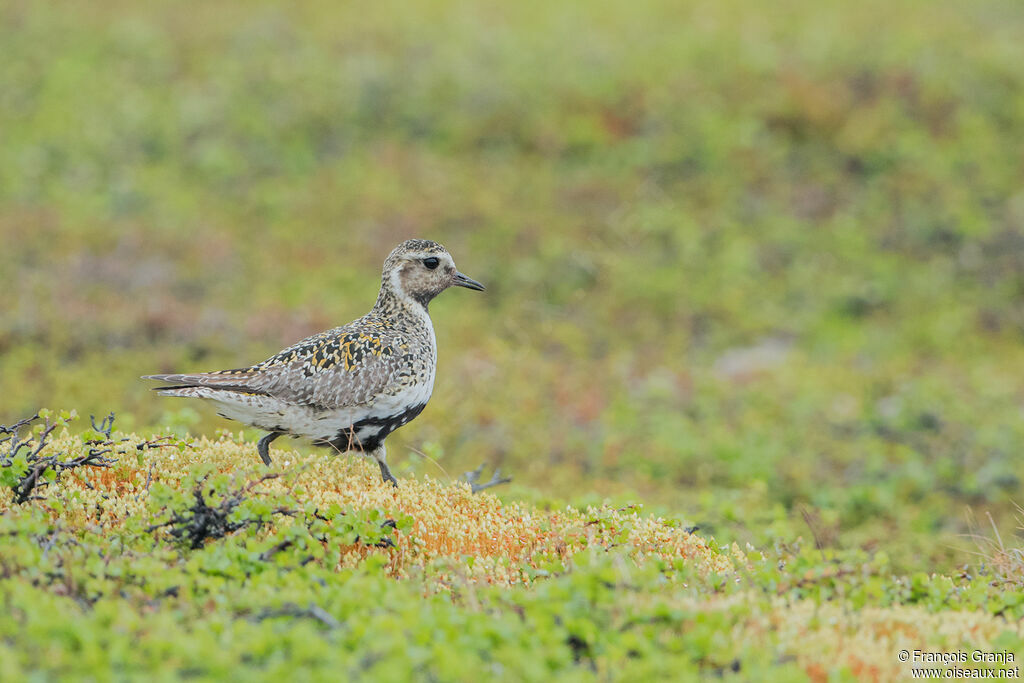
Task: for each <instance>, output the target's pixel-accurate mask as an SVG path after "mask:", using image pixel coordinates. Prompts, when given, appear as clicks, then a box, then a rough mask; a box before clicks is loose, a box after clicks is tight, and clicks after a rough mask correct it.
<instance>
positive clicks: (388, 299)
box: [373, 278, 430, 325]
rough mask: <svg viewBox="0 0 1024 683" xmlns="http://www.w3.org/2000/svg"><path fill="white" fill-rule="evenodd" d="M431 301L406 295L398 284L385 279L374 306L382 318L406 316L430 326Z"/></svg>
mask: <svg viewBox="0 0 1024 683" xmlns="http://www.w3.org/2000/svg"><path fill="white" fill-rule="evenodd" d="M429 304H430V300H429V299H423V300H420V299H417V298H416V297H413V296H410V295H409V294H406V293H405V292H404V291H403V290H402V288H401V286H400V285H399V284H398V283H397V282H393V281H392V280H391V279H387V278H385V279H384V280H383V281H382V282H381V286H380V293H379V294H378V295H377V303H375V304H374V305H373V310H374V312H375V313H377V314H378V315H380V316H382V317H385V318H387V317H392V316H396V315H405V316H408V317H411V318H414V319H417V320H423V321H424V322H426V324H427V325H430V314H429V312H428V310H427V306H428V305H429Z"/></svg>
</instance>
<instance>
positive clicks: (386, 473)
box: [377, 460, 398, 489]
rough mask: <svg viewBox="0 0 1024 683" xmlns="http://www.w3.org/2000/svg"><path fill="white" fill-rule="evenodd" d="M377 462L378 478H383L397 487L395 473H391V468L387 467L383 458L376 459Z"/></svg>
mask: <svg viewBox="0 0 1024 683" xmlns="http://www.w3.org/2000/svg"><path fill="white" fill-rule="evenodd" d="M377 464H378V465H380V478H381V479H383V480H384V482H385V483H388V484H391V485H392V486H394V487H395V488H396V489H397V488H398V480H397V479H395V475H393V474H391V470H390V469H388V464H387V463H386V462H384V461H383V460H378V461H377Z"/></svg>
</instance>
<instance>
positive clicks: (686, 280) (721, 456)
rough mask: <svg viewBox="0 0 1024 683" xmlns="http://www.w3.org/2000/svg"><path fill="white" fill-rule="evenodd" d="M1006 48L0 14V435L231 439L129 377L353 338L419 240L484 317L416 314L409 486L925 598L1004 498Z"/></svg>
mask: <svg viewBox="0 0 1024 683" xmlns="http://www.w3.org/2000/svg"><path fill="white" fill-rule="evenodd" d="M1022 35H1024V12H1022V10H1021V6H1020V3H1019V2H1017V1H1016V0H1005V1H1001V0H993V1H988V0H986V1H978V0H972V1H966V0H965V1H962V2H932V1H927V2H926V1H915V0H901V1H898V2H892V1H891V0H890V1H887V2H878V1H875V0H868V1H866V2H860V3H848V2H836V1H820V0H816V1H813V2H812V1H810V0H783V1H782V2H776V3H754V2H738V1H725V2H722V1H717V0H716V1H713V2H712V1H704V2H701V1H697V2H679V1H674V2H667V1H664V2H663V1H659V0H635V1H633V2H628V3H627V2H611V1H606V0H588V1H587V2H557V3H549V2H521V3H507V2H477V3H459V2H448V1H446V0H434V1H427V2H411V3H410V2H391V1H384V2H377V3H333V2H293V3H270V2H217V3H192V4H189V5H185V4H183V3H180V2H150V3H145V4H144V5H140V4H139V3H128V2H100V3H91V4H88V5H86V4H83V3H71V2H47V3H43V2H16V1H15V2H10V1H8V2H3V3H0V45H2V46H3V57H4V58H3V59H2V60H0V240H2V245H3V247H2V249H3V251H2V261H0V291H2V292H3V294H2V297H0V306H2V308H0V423H10V422H12V421H14V420H15V419H17V418H18V417H23V416H27V415H29V414H31V413H32V412H33V411H34V410H36V409H37V408H39V407H41V406H52V407H56V408H75V409H77V410H78V411H79V412H80V413H83V414H88V413H96V414H105V413H106V412H109V411H111V410H112V411H115V412H116V413H117V414H118V424H119V426H120V427H121V428H126V429H136V430H149V429H164V428H167V427H170V428H172V429H176V430H187V431H189V432H190V433H194V434H201V433H205V434H211V435H212V434H213V433H214V432H215V431H216V430H217V429H221V428H230V429H232V430H233V431H236V432H237V430H238V426H237V425H236V424H234V423H228V422H226V421H224V420H220V419H219V418H217V417H215V416H214V414H213V411H212V410H211V409H209V408H208V407H206V406H204V405H202V404H199V403H189V402H185V401H177V400H171V399H160V398H159V397H156V396H154V395H153V394H152V393H151V392H149V391H148V387H147V385H146V383H145V382H142V381H140V380H139V379H138V376H139V375H141V374H144V373H150V372H166V371H188V370H211V369H219V368H223V367H237V366H240V365H244V364H248V363H251V362H255V361H258V360H261V359H263V358H265V357H267V356H269V355H270V354H271V353H273V352H276V351H277V350H278V349H279V348H281V347H282V346H284V345H286V344H289V343H291V342H293V341H296V340H298V339H300V338H302V337H303V336H305V335H307V334H309V333H312V332H316V331H319V330H321V329H326V328H328V327H331V326H334V325H337V324H341V323H344V322H347V321H349V320H350V319H352V318H354V317H356V316H358V315H361V314H362V313H364V312H365V311H366V310H367V309H368V308H369V306H370V305H371V304H372V303H373V300H374V297H375V294H376V289H377V287H378V284H379V273H380V267H381V263H382V262H383V259H384V257H385V256H386V255H387V253H388V252H389V251H390V249H391V248H392V247H394V246H395V245H396V244H397V243H398V242H400V241H401V240H404V239H406V238H409V237H426V238H431V239H436V240H438V241H440V242H442V243H444V244H445V245H446V246H447V247H448V248H449V249H450V250H451V251H452V253H453V254H454V256H455V259H456V263H457V264H458V265H459V267H460V269H461V270H462V271H463V272H465V273H467V274H468V275H470V276H471V277H474V278H477V279H479V280H481V281H483V282H485V283H486V284H487V286H488V290H487V292H486V294H482V295H480V294H475V293H470V292H465V291H461V290H460V291H455V292H449V293H446V294H445V295H444V296H443V297H442V298H441V299H439V300H438V301H437V302H435V304H434V305H433V306H432V314H433V317H434V322H435V327H436V330H437V336H438V342H439V347H440V350H439V366H440V367H439V372H438V381H437V385H436V389H435V394H434V398H433V400H432V402H431V404H430V406H429V407H428V409H427V410H426V411H425V412H424V414H423V415H422V416H421V417H420V418H419V419H418V420H417V421H416V422H415V423H414V424H413V425H411V426H409V427H407V428H405V429H403V430H401V431H400V432H398V433H397V434H396V435H395V436H393V437H392V438H391V440H390V442H389V443H390V453H391V456H390V457H391V460H392V461H393V462H394V463H395V471H396V473H397V474H399V476H423V475H425V474H429V475H431V476H435V477H441V478H445V477H447V476H457V475H458V474H459V473H460V472H462V471H464V470H466V469H469V468H471V467H473V466H475V465H477V464H479V463H488V464H491V465H500V466H501V467H502V468H503V469H504V470H505V471H506V472H509V473H511V474H512V475H513V476H514V477H515V479H516V481H515V482H514V483H513V485H511V486H508V487H505V488H503V489H500V490H499V491H500V493H501V495H503V496H506V497H512V498H515V497H528V498H531V499H533V500H536V501H539V502H545V501H548V502H550V504H552V505H556V504H562V503H564V502H573V503H577V504H583V503H586V502H596V501H600V500H602V499H603V498H605V497H607V498H611V499H612V501H643V502H644V503H645V504H646V505H647V507H648V509H649V510H653V511H656V512H664V513H666V514H673V515H679V516H682V517H684V518H686V519H688V520H691V521H692V522H694V523H696V524H699V525H701V527H702V529H703V531H704V532H705V533H707V534H711V535H714V536H716V537H717V538H718V539H719V540H734V539H735V540H740V541H749V542H752V543H755V544H760V545H766V544H772V543H791V542H792V541H793V540H794V539H795V538H796V537H797V536H801V535H802V536H804V537H805V538H807V539H809V538H811V537H813V538H814V540H815V542H817V543H818V544H820V545H822V546H836V547H840V548H852V547H864V548H867V549H869V550H876V549H877V550H884V551H885V552H887V553H888V554H889V555H890V556H891V557H892V559H893V561H894V564H895V565H896V566H897V567H902V568H905V569H925V568H931V569H935V570H942V569H949V567H951V566H953V565H954V564H956V563H962V562H965V561H967V560H968V559H969V557H970V556H969V555H968V554H965V553H964V549H970V548H971V547H972V544H971V542H970V540H969V539H964V538H962V537H960V536H959V535H960V534H963V533H966V532H969V531H970V530H971V526H970V524H969V522H968V513H967V511H968V510H971V511H973V513H974V514H975V515H977V516H981V515H983V514H985V513H991V514H992V515H993V516H994V518H995V520H996V523H997V525H998V526H999V527H1000V528H1001V529H1002V530H1003V532H1004V534H1006V536H1004V539H1005V538H1008V537H1009V535H1010V534H1012V533H1013V527H1014V526H1015V522H1014V512H1015V507H1014V501H1021V500H1022V499H1024V496H1022V490H1021V488H1022V482H1021V476H1022V470H1021V456H1022V453H1021V451H1022V445H1024V419H1022V418H1024V380H1022V373H1021V369H1022V368H1024V69H1022V64H1024V41H1022V40H1021V36H1022ZM248 435H249V436H256V432H249V433H248ZM279 443H281V444H282V445H285V443H284V442H279ZM302 447H304V448H305V447H307V446H302ZM412 448H415V449H418V450H421V451H423V452H424V453H426V454H427V455H429V456H431V457H432V458H434V459H435V460H436V461H437V464H436V465H435V464H433V463H432V462H430V461H428V460H425V459H423V458H420V457H419V456H417V455H414V454H413V453H412V451H411V449H412ZM253 457H254V458H255V457H256V456H255V453H254V455H253ZM441 468H443V469H444V471H446V472H447V473H448V474H445V472H444V471H442V469H441Z"/></svg>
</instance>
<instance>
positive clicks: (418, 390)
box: [146, 240, 483, 483]
mask: <svg viewBox="0 0 1024 683" xmlns="http://www.w3.org/2000/svg"><path fill="white" fill-rule="evenodd" d="M451 286H459V287H466V288H469V289H476V290H482V289H483V285H481V284H480V283H479V282H476V281H475V280H471V279H470V278H468V277H466V276H465V275H463V274H462V273H460V272H458V271H457V270H456V269H455V263H454V262H453V261H452V258H451V256H450V255H449V254H448V252H447V251H446V250H445V248H444V247H442V246H441V245H440V244H437V243H436V242H431V241H429V240H408V241H406V242H403V243H402V244H400V245H399V246H398V247H397V248H396V249H395V250H394V251H392V252H391V254H390V255H389V256H388V258H387V260H386V261H385V262H384V271H383V275H382V278H381V288H380V294H379V295H378V297H377V302H376V304H374V306H373V308H372V309H371V310H370V312H369V313H367V314H366V315H364V316H363V317H362V318H359V319H358V320H354V321H353V322H351V323H349V324H348V325H343V326H342V327H336V328H334V329H332V330H328V331H326V332H321V333H319V334H315V335H313V336H311V337H308V338H306V339H303V340H302V341H300V342H298V343H297V344H294V345H292V346H290V347H288V348H286V349H284V350H283V351H281V352H279V353H277V354H275V355H274V356H271V357H270V358H268V359H267V360H265V361H263V362H261V363H257V364H255V365H252V366H250V367H247V368H239V369H237V370H222V371H218V372H206V373H195V374H180V375H148V376H147V377H146V379H156V380H161V381H164V382H168V383H170V384H171V385H172V386H165V387H158V388H157V391H159V392H161V393H162V394H163V395H165V396H186V397H194V398H202V399H207V400H209V401H212V402H213V403H215V404H216V405H217V407H218V410H219V412H220V414H221V415H223V416H224V417H228V418H230V419H234V420H238V421H240V422H243V423H245V424H248V425H251V426H254V427H258V428H260V429H263V430H266V431H268V432H270V433H269V434H268V435H267V436H265V437H264V438H263V439H262V440H261V441H260V444H259V448H258V451H259V454H260V456H261V457H262V458H263V460H264V462H266V463H267V464H269V463H270V456H269V453H268V447H269V445H270V442H271V441H273V440H274V439H275V438H277V437H278V436H281V435H283V434H290V435H292V436H296V437H300V436H301V437H305V438H309V439H311V440H312V441H313V442H314V443H315V444H318V445H326V446H331V447H334V448H336V449H338V450H340V451H348V450H356V451H362V452H369V453H371V454H372V455H373V456H374V457H375V458H376V459H377V462H378V463H379V464H380V468H381V476H382V477H383V478H384V480H385V481H390V482H391V483H395V479H394V477H393V476H391V472H390V471H389V470H388V467H387V464H386V462H385V451H384V439H385V438H387V436H388V434H390V433H391V432H392V431H394V430H395V429H397V428H398V427H401V426H402V425H404V424H406V423H407V422H409V421H410V420H412V419H413V418H414V417H416V416H417V415H418V414H419V413H420V411H422V410H423V408H424V406H425V405H426V403H427V401H428V400H429V399H430V394H431V392H432V390H433V386H434V371H435V368H436V365H437V349H436V348H435V339H434V328H433V325H432V323H431V321H430V315H429V313H428V310H427V309H428V306H429V304H430V301H431V300H432V299H433V298H434V297H435V296H437V295H438V294H440V293H441V292H442V291H444V290H445V289H447V288H448V287H451Z"/></svg>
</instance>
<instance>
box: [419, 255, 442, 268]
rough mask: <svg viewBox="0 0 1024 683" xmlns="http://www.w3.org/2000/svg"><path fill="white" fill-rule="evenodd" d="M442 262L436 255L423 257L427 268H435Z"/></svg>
mask: <svg viewBox="0 0 1024 683" xmlns="http://www.w3.org/2000/svg"><path fill="white" fill-rule="evenodd" d="M440 263H441V261H440V259H438V258H437V257H435V256H431V257H430V258H425V259H423V265H425V266H426V267H427V270H433V269H434V268H437V266H438V265H439V264H440Z"/></svg>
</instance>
